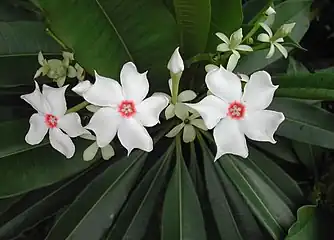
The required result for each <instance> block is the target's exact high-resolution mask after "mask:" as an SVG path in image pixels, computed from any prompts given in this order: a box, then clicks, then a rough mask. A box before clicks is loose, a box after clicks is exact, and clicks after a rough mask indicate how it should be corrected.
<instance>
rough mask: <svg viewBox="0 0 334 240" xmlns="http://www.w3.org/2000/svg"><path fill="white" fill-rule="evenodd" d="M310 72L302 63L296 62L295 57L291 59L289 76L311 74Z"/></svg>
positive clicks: (288, 70)
mask: <svg viewBox="0 0 334 240" xmlns="http://www.w3.org/2000/svg"><path fill="white" fill-rule="evenodd" d="M309 72H310V71H309V70H308V69H307V68H306V67H305V66H304V65H303V64H302V63H301V62H299V61H297V60H295V59H294V58H293V57H289V65H288V69H287V74H289V75H296V74H299V73H309Z"/></svg>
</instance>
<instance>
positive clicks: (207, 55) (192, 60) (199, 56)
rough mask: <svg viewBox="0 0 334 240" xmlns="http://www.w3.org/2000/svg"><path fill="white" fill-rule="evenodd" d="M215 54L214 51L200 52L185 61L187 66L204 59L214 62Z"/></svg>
mask: <svg viewBox="0 0 334 240" xmlns="http://www.w3.org/2000/svg"><path fill="white" fill-rule="evenodd" d="M214 55H215V54H212V53H199V54H197V55H195V56H193V57H192V58H190V59H188V60H186V61H185V63H186V66H187V67H188V68H189V67H190V65H191V64H193V63H197V62H202V61H208V62H211V63H212V62H214V61H213V56H214Z"/></svg>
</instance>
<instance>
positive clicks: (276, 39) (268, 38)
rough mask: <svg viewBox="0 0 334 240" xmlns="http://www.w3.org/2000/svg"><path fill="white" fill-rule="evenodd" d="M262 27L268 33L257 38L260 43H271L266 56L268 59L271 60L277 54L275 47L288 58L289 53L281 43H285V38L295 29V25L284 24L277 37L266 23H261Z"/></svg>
mask: <svg viewBox="0 0 334 240" xmlns="http://www.w3.org/2000/svg"><path fill="white" fill-rule="evenodd" d="M260 25H261V27H262V28H263V29H264V30H265V31H266V32H267V33H261V34H259V35H258V36H257V40H259V41H260V42H265V43H270V49H269V52H268V54H267V56H266V58H271V57H272V56H273V55H274V53H275V47H276V48H277V49H278V50H279V51H280V52H281V53H282V55H283V56H284V57H285V58H287V57H288V51H287V50H286V49H285V47H283V46H282V44H281V43H283V42H284V39H283V38H284V37H286V36H287V35H288V34H289V33H290V32H291V31H292V29H293V27H294V25H295V23H291V24H284V25H282V26H281V27H280V28H279V29H278V30H277V32H276V33H275V35H273V32H272V31H271V29H270V27H269V26H268V25H267V24H265V23H260Z"/></svg>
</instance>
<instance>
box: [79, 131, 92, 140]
mask: <svg viewBox="0 0 334 240" xmlns="http://www.w3.org/2000/svg"><path fill="white" fill-rule="evenodd" d="M80 137H81V138H83V139H87V140H92V141H96V137H95V136H94V135H93V134H91V133H89V132H88V133H84V134H82V135H80Z"/></svg>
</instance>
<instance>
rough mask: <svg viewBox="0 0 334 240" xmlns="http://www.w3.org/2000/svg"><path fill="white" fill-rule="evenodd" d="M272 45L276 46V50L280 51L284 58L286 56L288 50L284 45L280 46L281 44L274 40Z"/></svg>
mask: <svg viewBox="0 0 334 240" xmlns="http://www.w3.org/2000/svg"><path fill="white" fill-rule="evenodd" d="M274 45H275V46H276V47H277V49H278V51H280V52H281V53H282V55H283V56H284V57H285V58H287V57H288V51H287V50H286V49H285V47H283V46H282V44H280V43H277V42H275V43H274Z"/></svg>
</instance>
